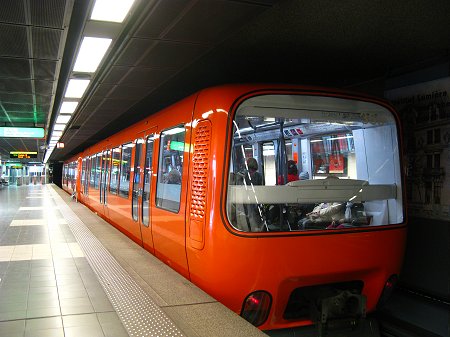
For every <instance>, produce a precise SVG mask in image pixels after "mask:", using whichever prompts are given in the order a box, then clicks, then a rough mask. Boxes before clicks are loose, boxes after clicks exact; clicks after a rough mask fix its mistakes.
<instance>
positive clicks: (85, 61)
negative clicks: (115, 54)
mask: <svg viewBox="0 0 450 337" xmlns="http://www.w3.org/2000/svg"><path fill="white" fill-rule="evenodd" d="M111 41H112V40H111V39H104V38H99V37H84V38H83V42H81V47H80V51H79V52H78V56H77V59H76V61H75V66H74V67H73V71H80V72H86V73H93V72H95V71H96V70H97V68H98V65H99V64H100V62H101V61H102V59H103V56H105V53H106V51H107V50H108V48H109V45H110V44H111Z"/></svg>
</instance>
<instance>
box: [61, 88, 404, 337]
mask: <svg viewBox="0 0 450 337" xmlns="http://www.w3.org/2000/svg"><path fill="white" fill-rule="evenodd" d="M400 153H401V144H400V126H399V121H398V117H397V115H396V113H395V112H394V110H393V108H392V107H391V106H389V105H388V104H387V103H386V102H384V101H382V100H378V99H375V98H371V97H366V96H364V95H359V94H355V93H349V92H344V91H340V90H334V89H324V88H315V87H301V86H287V85H226V86H218V87H213V88H208V89H204V90H201V91H199V92H198V93H195V94H193V95H191V96H189V97H187V98H185V99H183V100H182V101H180V102H178V103H176V104H174V105H172V106H170V107H168V108H166V109H164V110H162V111H160V112H157V113H155V114H152V115H150V116H148V117H147V118H145V119H144V120H142V121H140V122H138V123H136V124H134V125H132V126H130V127H128V128H126V129H124V130H123V131H120V132H118V133H116V134H114V135H112V136H110V137H108V138H107V139H104V140H102V141H100V142H99V143H97V144H95V145H93V146H91V147H89V148H87V149H85V150H84V151H83V152H82V153H79V154H77V155H76V156H74V157H72V158H71V159H70V160H68V161H66V162H65V163H64V166H63V188H64V189H65V190H66V191H67V192H69V193H72V192H73V191H75V192H76V194H77V197H78V200H79V201H81V202H82V203H84V204H85V205H86V206H88V207H89V208H90V209H91V210H93V211H95V212H97V213H98V214H99V215H100V216H101V217H102V218H104V219H106V220H107V221H108V222H110V223H111V224H112V225H114V226H115V227H116V228H117V229H119V230H120V231H122V232H123V233H125V234H126V235H128V236H129V237H130V238H131V239H133V240H134V241H135V242H137V243H139V244H140V245H142V246H143V247H144V248H145V249H147V250H148V251H149V252H151V253H152V254H154V255H155V256H156V257H158V258H159V259H161V260H162V261H164V262H165V263H166V264H167V265H169V266H170V267H172V268H173V269H175V270H176V271H177V272H179V273H180V274H181V275H183V276H184V277H186V278H187V279H189V280H191V281H192V282H193V283H195V284H196V285H197V286H199V287H200V288H202V289H203V290H205V291H206V292H207V293H209V294H210V295H211V296H213V297H214V298H216V299H217V300H218V301H220V302H221V303H223V304H224V305H226V306H227V307H228V308H230V309H231V310H233V311H234V312H236V313H238V314H240V315H241V316H242V317H244V318H245V319H247V320H248V321H249V322H251V323H252V324H254V325H255V326H258V327H259V328H260V329H262V330H273V329H285V328H291V329H293V328H295V329H299V327H302V326H306V325H311V324H312V323H315V324H316V326H317V327H318V329H319V335H325V334H326V331H327V329H332V328H333V327H338V328H351V329H353V330H355V329H357V327H358V325H359V323H360V322H362V321H363V320H364V318H365V317H366V313H367V312H371V311H373V310H375V309H376V308H377V306H379V305H380V304H381V303H382V302H384V301H385V300H386V298H387V296H388V295H389V292H390V291H391V290H392V284H393V283H394V282H395V280H396V279H397V278H398V274H399V271H400V268H401V264H402V259H403V253H404V248H405V240H406V215H405V205H404V200H405V197H404V184H403V175H402V165H401V159H400V158H401V156H400Z"/></svg>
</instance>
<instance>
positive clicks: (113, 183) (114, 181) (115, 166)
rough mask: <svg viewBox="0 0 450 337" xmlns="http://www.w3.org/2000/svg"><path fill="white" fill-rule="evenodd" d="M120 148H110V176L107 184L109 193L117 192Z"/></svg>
mask: <svg viewBox="0 0 450 337" xmlns="http://www.w3.org/2000/svg"><path fill="white" fill-rule="evenodd" d="M121 152H122V149H121V148H119V147H116V148H114V149H113V150H112V158H111V159H112V162H111V178H110V184H109V193H111V194H117V191H118V188H117V187H118V186H119V174H120V155H121Z"/></svg>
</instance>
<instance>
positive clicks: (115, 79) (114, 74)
mask: <svg viewBox="0 0 450 337" xmlns="http://www.w3.org/2000/svg"><path fill="white" fill-rule="evenodd" d="M131 68H132V67H127V66H114V67H111V69H110V71H109V73H108V74H107V75H106V76H105V78H104V79H103V80H102V83H108V84H117V83H119V82H120V81H121V80H122V78H123V77H124V76H125V75H126V73H127V72H129V71H130V69H131Z"/></svg>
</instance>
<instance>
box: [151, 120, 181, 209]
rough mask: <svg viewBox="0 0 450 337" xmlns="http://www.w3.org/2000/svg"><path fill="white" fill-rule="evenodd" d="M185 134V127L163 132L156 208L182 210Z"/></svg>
mask: <svg viewBox="0 0 450 337" xmlns="http://www.w3.org/2000/svg"><path fill="white" fill-rule="evenodd" d="M185 133H186V130H185V129H184V127H182V126H178V127H175V128H172V129H168V130H165V131H163V132H162V133H161V137H160V149H159V159H158V183H157V186H156V206H158V207H160V208H163V209H166V210H168V211H171V212H178V210H179V209H180V198H181V177H182V175H183V172H182V170H183V155H184V136H185Z"/></svg>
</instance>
